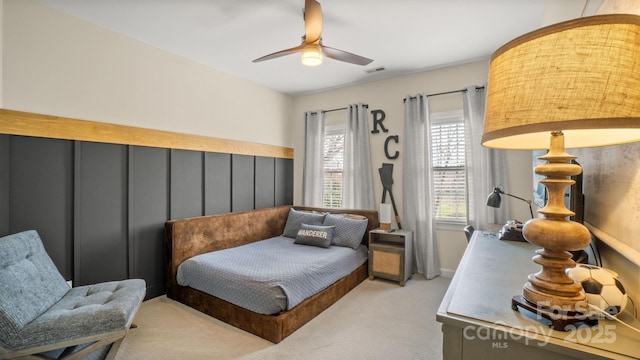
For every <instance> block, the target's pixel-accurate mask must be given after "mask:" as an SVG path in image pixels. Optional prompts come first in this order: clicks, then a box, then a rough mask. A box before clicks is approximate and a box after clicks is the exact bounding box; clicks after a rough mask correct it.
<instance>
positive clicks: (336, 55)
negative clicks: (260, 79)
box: [253, 0, 373, 66]
mask: <svg viewBox="0 0 640 360" xmlns="http://www.w3.org/2000/svg"><path fill="white" fill-rule="evenodd" d="M304 30H305V31H304V36H302V44H300V45H299V46H296V47H293V48H290V49H285V50H281V51H278V52H274V53H273V54H269V55H265V56H263V57H260V58H257V59H255V60H253V62H254V63H255V62H260V61H264V60H271V59H275V58H278V57H281V56H285V55H289V54H293V53H298V52H299V53H302V63H303V64H305V65H308V66H315V65H320V64H321V63H322V56H323V55H324V56H326V57H328V58H331V59H335V60H340V61H344V62H348V63H351V64H356V65H367V64H369V63H370V62H372V61H373V60H372V59H368V58H366V57H363V56H360V55H356V54H352V53H350V52H346V51H344V50H339V49H335V48H332V47H329V46H325V45H323V44H322V9H321V8H320V3H319V2H317V1H315V0H305V5H304Z"/></svg>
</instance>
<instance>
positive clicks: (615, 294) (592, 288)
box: [568, 264, 627, 316]
mask: <svg viewBox="0 0 640 360" xmlns="http://www.w3.org/2000/svg"><path fill="white" fill-rule="evenodd" d="M568 275H569V277H570V278H572V279H573V280H575V281H577V282H579V283H581V284H582V288H583V289H584V292H585V295H587V303H589V305H593V306H595V307H597V308H599V309H601V310H603V311H606V312H607V313H608V314H609V315H611V316H616V315H618V314H619V313H620V312H622V311H623V310H624V308H625V307H626V306H627V292H626V291H625V290H624V286H622V283H621V282H620V280H618V278H617V276H618V275H617V274H615V273H614V272H613V271H611V270H608V269H604V268H601V267H598V266H594V265H587V264H578V265H576V267H574V268H571V269H569V271H568Z"/></svg>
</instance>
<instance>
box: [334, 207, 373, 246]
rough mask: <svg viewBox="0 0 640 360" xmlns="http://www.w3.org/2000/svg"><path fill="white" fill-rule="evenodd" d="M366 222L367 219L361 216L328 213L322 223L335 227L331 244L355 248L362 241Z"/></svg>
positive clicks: (367, 221)
mask: <svg viewBox="0 0 640 360" xmlns="http://www.w3.org/2000/svg"><path fill="white" fill-rule="evenodd" d="M368 223H369V220H368V219H367V218H366V217H363V216H362V217H361V216H353V215H349V214H344V215H334V214H329V215H327V216H326V217H325V218H324V223H323V225H329V226H331V225H333V226H335V227H336V230H335V233H334V234H333V241H332V242H331V245H335V246H344V247H350V248H352V249H356V248H357V247H358V246H360V243H361V242H362V237H363V236H364V233H365V231H367V224H368Z"/></svg>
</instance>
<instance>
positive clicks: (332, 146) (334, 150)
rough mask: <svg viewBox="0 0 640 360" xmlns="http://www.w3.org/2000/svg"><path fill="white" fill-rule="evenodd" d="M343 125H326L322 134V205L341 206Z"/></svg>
mask: <svg viewBox="0 0 640 360" xmlns="http://www.w3.org/2000/svg"><path fill="white" fill-rule="evenodd" d="M343 162H344V126H327V127H326V129H325V136H324V189H323V195H322V203H323V206H324V207H328V208H340V207H342V169H343Z"/></svg>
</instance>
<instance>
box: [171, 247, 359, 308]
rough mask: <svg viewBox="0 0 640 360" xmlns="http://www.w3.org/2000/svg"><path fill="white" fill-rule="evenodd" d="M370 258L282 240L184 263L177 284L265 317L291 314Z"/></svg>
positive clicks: (351, 251)
mask: <svg viewBox="0 0 640 360" xmlns="http://www.w3.org/2000/svg"><path fill="white" fill-rule="evenodd" d="M366 260H367V248H366V247H365V246H364V245H360V247H359V248H357V249H356V250H353V249H351V248H347V247H341V246H331V247H330V248H320V247H315V246H308V245H299V244H294V243H293V239H291V238H288V237H284V236H278V237H274V238H271V239H267V240H261V241H257V242H254V243H250V244H247V245H243V246H239V247H235V248H230V249H225V250H219V251H214V252H211V253H207V254H201V255H198V256H194V257H193V258H191V259H189V260H187V261H185V262H184V263H182V264H180V266H179V267H178V274H177V281H178V284H180V285H182V286H189V287H192V288H194V289H197V290H200V291H203V292H206V293H208V294H211V295H213V296H216V297H218V298H220V299H223V300H226V301H228V302H230V303H233V304H235V305H238V306H242V307H244V308H246V309H249V310H252V311H254V312H257V313H261V314H276V313H279V312H281V311H284V310H289V309H291V308H293V307H294V306H296V305H298V304H299V303H300V302H302V301H303V300H304V299H306V298H308V297H310V296H312V295H314V294H316V293H317V292H319V291H321V290H323V289H325V288H326V287H328V286H329V285H331V284H333V283H334V282H336V281H337V280H339V279H341V278H342V277H344V276H346V275H348V274H350V273H351V272H352V271H353V270H355V269H357V268H358V267H359V266H360V265H362V264H364V263H365V261H366Z"/></svg>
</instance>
